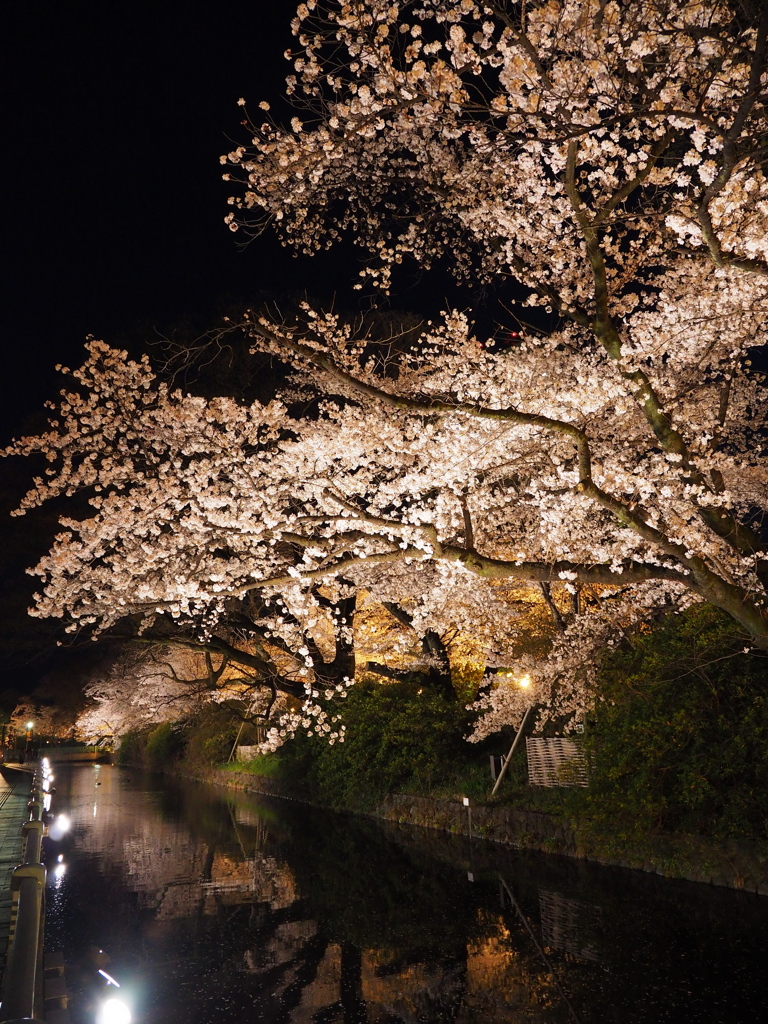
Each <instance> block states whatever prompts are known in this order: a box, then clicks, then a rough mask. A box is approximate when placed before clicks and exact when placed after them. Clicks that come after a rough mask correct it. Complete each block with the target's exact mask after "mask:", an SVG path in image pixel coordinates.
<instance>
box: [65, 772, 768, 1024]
mask: <svg viewBox="0 0 768 1024" xmlns="http://www.w3.org/2000/svg"><path fill="white" fill-rule="evenodd" d="M55 785H56V789H57V796H56V808H57V811H58V812H60V813H65V814H66V815H68V817H69V819H70V821H71V827H70V829H69V831H68V832H66V833H65V834H64V835H63V836H62V837H61V838H60V839H59V840H58V841H55V840H47V841H46V842H47V844H48V851H47V854H48V865H49V878H48V894H47V917H46V948H47V949H49V950H63V951H64V958H65V962H66V968H67V983H68V986H69V989H70V991H71V993H72V997H71V1000H70V1020H71V1021H72V1024H94V1022H95V1021H96V1019H97V1015H98V1007H99V1004H100V1003H101V1002H102V1001H103V1000H104V999H106V998H107V997H109V996H110V995H112V996H118V997H119V998H120V999H122V1000H123V1002H124V1003H125V1004H127V1005H129V1006H130V1009H131V1013H132V1019H133V1022H134V1024H161V1022H162V1024H177V1022H178V1024H235V1022H237V1024H243V1022H254V1024H255V1022H268V1024H273V1022H274V1024H277V1022H292V1024H334V1022H344V1024H416V1022H419V1024H433V1022H434V1024H438V1022H440V1024H442V1022H449V1021H450V1022H455V1024H518V1022H520V1024H522V1022H526V1024H561V1022H562V1024H565V1022H580V1024H596V1022H600V1024H614V1022H616V1024H623V1022H627V1024H630V1022H631V1024H651V1022H653V1024H659V1022H666V1021H669V1022H673V1024H689V1022H702V1024H704V1022H706V1024H746V1022H752V1021H756V1020H759V1019H761V1018H763V1019H764V1018H765V1012H766V1011H767V1010H768V987H767V986H766V968H765V965H766V962H768V961H767V960H766V953H768V899H766V898H765V897H760V896H755V895H750V894H745V893H738V892H732V891H727V890H718V889H713V888H710V887H708V886H703V885H697V884H694V883H687V882H670V881H668V880H663V879H657V878H653V877H648V876H646V875H643V874H641V873H639V872H631V871H624V870H621V869H611V868H600V867H596V866H593V865H587V864H585V863H580V862H574V861H568V860H565V859H561V858H557V857H547V856H543V855H538V854H525V853H515V852H513V851H509V850H506V849H504V848H501V847H497V846H494V845H492V844H488V843H482V842H478V841H472V842H471V843H470V841H469V840H468V839H466V838H452V837H449V836H443V835H440V834H431V833H427V832H417V831H415V830H409V831H404V830H399V829H397V828H394V827H389V826H386V825H384V826H383V825H380V824H378V823H376V822H372V821H368V820H365V819H360V818H356V817H350V816H345V815H338V816H337V815H333V814H330V813H326V812H322V811H317V810H313V809H308V808H305V807H302V806H300V805H297V804H292V803H289V802H287V801H277V800H270V799H266V798H262V797H258V796H254V795H252V794H243V793H240V792H235V791H228V790H224V789H219V788H214V787H209V786H204V785H202V784H198V783H193V782H186V781H183V780H176V779H168V778H159V777H157V776H151V777H150V776H142V775H140V774H139V773H137V772H135V771H131V770H125V769H120V768H116V767H110V766H98V765H97V766H91V765H88V766H69V767H64V766H61V767H59V768H58V769H57V772H56V782H55ZM59 858H61V861H60V862H59ZM99 971H102V972H103V973H102V974H99V973H98V972H99ZM106 975H108V976H109V977H111V978H113V979H114V981H116V982H117V983H118V984H119V985H120V988H119V990H118V989H117V988H116V987H115V986H113V985H111V984H109V983H108V981H107V979H106V977H105V976H106Z"/></svg>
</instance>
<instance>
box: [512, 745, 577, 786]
mask: <svg viewBox="0 0 768 1024" xmlns="http://www.w3.org/2000/svg"><path fill="white" fill-rule="evenodd" d="M525 748H526V752H527V754H528V781H529V783H530V784H531V785H532V786H587V785H589V780H588V778H587V761H586V758H585V757H584V751H583V749H582V744H581V740H580V739H578V738H571V739H566V738H565V737H564V736H552V737H547V738H545V737H542V736H529V737H528V738H527V739H526V741H525Z"/></svg>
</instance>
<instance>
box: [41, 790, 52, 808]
mask: <svg viewBox="0 0 768 1024" xmlns="http://www.w3.org/2000/svg"><path fill="white" fill-rule="evenodd" d="M50 809H51V794H50V793H46V794H45V796H44V797H43V810H45V811H50Z"/></svg>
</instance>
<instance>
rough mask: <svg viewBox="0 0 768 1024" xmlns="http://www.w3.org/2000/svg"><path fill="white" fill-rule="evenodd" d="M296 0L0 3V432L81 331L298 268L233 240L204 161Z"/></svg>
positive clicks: (165, 310)
mask: <svg viewBox="0 0 768 1024" xmlns="http://www.w3.org/2000/svg"><path fill="white" fill-rule="evenodd" d="M294 10H295V3H294V2H286V0H268V2H266V0H185V2H177V0H157V2H155V3H144V2H142V0H129V2H126V0H110V2H109V3H106V2H105V0H77V2H76V3H72V4H67V3H61V2H60V0H58V2H50V0H42V2H41V0H35V2H29V3H28V2H23V3H16V4H13V5H7V9H6V10H5V12H4V16H3V22H4V26H3V28H4V33H3V34H4V37H5V38H4V47H5V54H4V56H3V61H2V63H3V74H4V75H5V76H6V80H5V82H4V83H3V89H2V92H3V95H4V97H5V100H6V111H5V117H4V131H3V135H4V142H5V145H4V151H5V154H6V156H5V160H4V161H3V174H4V176H5V181H4V183H3V188H2V203H3V207H4V211H3V236H4V241H5V250H6V259H5V264H6V271H5V274H4V285H5V288H4V291H5V294H4V300H3V307H4V308H3V317H2V331H3V373H2V377H1V378H0V379H1V380H2V384H1V385H0V386H1V387H2V394H1V396H0V441H3V442H4V441H7V440H8V439H10V437H11V436H12V434H14V433H15V432H17V430H18V429H19V425H20V423H21V421H22V419H23V417H24V416H25V415H26V414H28V413H29V412H31V411H33V410H35V409H38V408H39V407H40V405H41V404H42V401H43V400H44V399H45V398H46V397H51V396H52V395H53V394H55V392H56V389H57V387H58V378H57V377H56V374H55V373H54V371H53V366H54V364H55V363H57V362H64V363H66V364H68V365H72V364H78V363H79V362H80V361H81V356H82V344H83V340H84V338H85V335H87V334H88V333H92V334H95V335H96V336H99V337H104V338H105V340H107V341H110V340H114V339H116V338H120V339H122V338H124V337H125V336H127V335H129V334H130V333H131V332H132V331H139V330H140V329H139V328H138V327H137V326H136V325H139V324H141V325H144V329H146V328H149V330H150V331H151V328H152V327H153V326H158V327H163V326H167V325H168V324H170V323H173V321H174V320H175V319H177V318H183V317H186V316H189V315H194V314H202V315H207V314H208V313H209V312H210V313H211V315H213V314H215V311H216V308H217V305H218V304H219V303H220V302H221V300H222V298H223V297H224V296H226V295H227V294H234V295H236V296H247V295H249V294H250V293H251V292H253V291H256V290H258V289H261V288H264V287H267V288H268V287H270V286H271V285H272V284H275V285H280V284H281V283H285V281H286V279H288V280H290V278H291V277H293V276H295V275H296V274H297V273H299V268H298V267H297V262H296V261H295V260H293V259H292V257H291V256H290V255H288V254H283V253H282V251H281V250H279V248H278V247H277V246H276V244H275V243H274V241H273V240H266V239H265V240H264V241H263V242H257V243H256V244H254V245H252V246H250V247H249V248H248V249H246V250H245V251H240V250H239V249H238V247H237V245H236V244H235V237H234V236H233V235H232V234H231V232H229V231H228V230H227V229H226V227H225V225H224V223H223V218H224V215H225V214H226V212H227V207H226V196H227V194H228V186H227V185H225V184H224V183H223V182H222V181H221V167H220V165H219V162H218V158H219V155H220V154H221V153H224V152H226V151H227V150H228V149H230V148H231V144H230V142H229V141H228V139H227V136H228V135H229V138H230V139H234V138H237V139H238V141H240V140H241V138H242V137H241V136H240V135H238V132H239V131H240V128H239V121H240V117H241V116H242V111H241V110H240V108H239V107H238V106H237V99H238V97H239V96H244V97H246V98H247V99H248V101H249V106H250V107H251V109H254V110H255V109H256V105H257V103H258V101H259V100H260V99H262V98H265V97H269V98H274V97H275V96H276V95H277V94H278V93H279V91H280V87H281V84H282V81H283V79H284V77H285V75H286V74H287V73H288V70H289V65H288V64H287V63H286V62H285V61H284V59H283V57H282V54H283V51H284V50H285V49H286V47H287V46H289V45H290V44H291V42H292V37H291V35H290V30H289V22H290V18H291V16H292V14H293V12H294ZM308 271H309V273H310V274H311V273H312V272H313V268H311V267H309V268H307V266H306V265H305V266H304V267H303V268H302V270H301V273H303V274H304V275H306V274H307V272H308ZM297 283H299V282H297ZM309 284H311V282H309ZM307 285H308V282H304V283H300V286H301V287H307Z"/></svg>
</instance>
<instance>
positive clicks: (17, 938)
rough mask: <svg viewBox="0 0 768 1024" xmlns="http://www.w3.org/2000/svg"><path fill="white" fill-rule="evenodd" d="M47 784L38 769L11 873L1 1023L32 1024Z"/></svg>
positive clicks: (39, 938) (0, 1009) (40, 910)
mask: <svg viewBox="0 0 768 1024" xmlns="http://www.w3.org/2000/svg"><path fill="white" fill-rule="evenodd" d="M44 788H46V784H45V782H44V779H43V777H42V772H41V770H40V769H39V768H38V769H37V770H36V771H35V774H34V777H33V780H32V790H31V792H30V796H29V804H28V805H27V806H28V808H29V820H28V821H26V822H25V823H24V825H23V826H22V834H23V835H24V837H25V840H26V841H25V844H24V859H23V861H22V863H21V864H20V865H19V866H18V867H17V868H16V869H15V870H14V872H13V876H12V883H11V885H12V892H13V899H14V904H15V911H16V913H15V923H14V921H13V920H12V922H11V939H10V946H9V949H8V958H7V960H6V963H5V973H4V975H3V1003H2V1008H0V1021H4V1022H6V1024H22V1022H27V1024H33V1022H34V1021H35V1019H36V1018H35V1004H36V1002H37V999H36V996H37V983H38V966H39V964H40V960H41V952H42V950H41V948H40V942H41V939H42V917H43V906H44V905H43V896H44V892H45V867H44V865H43V864H41V863H40V855H41V852H42V842H43V828H44V825H43V789H44Z"/></svg>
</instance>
